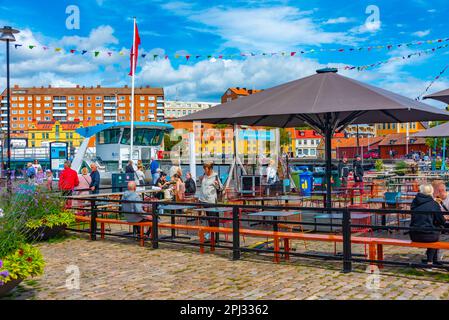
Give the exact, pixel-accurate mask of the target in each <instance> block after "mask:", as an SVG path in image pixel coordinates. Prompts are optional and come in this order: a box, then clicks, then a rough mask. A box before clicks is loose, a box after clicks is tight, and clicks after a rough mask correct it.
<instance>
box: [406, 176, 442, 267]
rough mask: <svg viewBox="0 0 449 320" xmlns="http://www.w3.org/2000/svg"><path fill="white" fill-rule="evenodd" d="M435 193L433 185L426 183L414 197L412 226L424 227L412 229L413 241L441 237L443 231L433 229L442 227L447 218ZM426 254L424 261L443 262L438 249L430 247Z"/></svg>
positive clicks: (431, 239) (426, 240)
mask: <svg viewBox="0 0 449 320" xmlns="http://www.w3.org/2000/svg"><path fill="white" fill-rule="evenodd" d="M433 193H434V190H433V187H432V185H431V184H424V185H421V186H420V187H419V193H418V194H417V195H416V197H415V199H413V202H412V204H411V210H412V212H413V213H412V218H411V221H410V227H411V228H420V229H423V230H416V231H415V230H410V232H409V235H410V239H411V240H412V241H413V242H423V243H431V242H437V241H439V239H440V233H441V232H440V231H438V230H432V229H438V228H441V227H442V226H443V225H444V223H445V219H444V216H443V215H442V213H441V207H440V205H439V204H438V203H437V202H436V201H435V200H434V198H433ZM418 211H420V212H418ZM426 229H428V230H426ZM426 256H427V258H426V259H424V260H423V263H427V264H432V263H433V264H441V262H439V261H438V249H431V248H428V249H427V251H426Z"/></svg>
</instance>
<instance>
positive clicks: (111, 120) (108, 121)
mask: <svg viewBox="0 0 449 320" xmlns="http://www.w3.org/2000/svg"><path fill="white" fill-rule="evenodd" d="M116 121H117V119H115V118H114V119H106V118H105V119H104V123H111V122H116Z"/></svg>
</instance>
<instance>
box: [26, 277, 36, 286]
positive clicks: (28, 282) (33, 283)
mask: <svg viewBox="0 0 449 320" xmlns="http://www.w3.org/2000/svg"><path fill="white" fill-rule="evenodd" d="M23 282H24V283H25V284H26V285H27V286H31V287H34V286H37V284H38V282H37V281H36V280H32V279H31V280H24V281H23Z"/></svg>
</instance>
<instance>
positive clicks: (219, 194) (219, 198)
mask: <svg viewBox="0 0 449 320" xmlns="http://www.w3.org/2000/svg"><path fill="white" fill-rule="evenodd" d="M215 180H216V181H218V187H215V189H216V190H217V202H223V201H224V189H223V186H222V184H221V182H220V179H218V176H215Z"/></svg>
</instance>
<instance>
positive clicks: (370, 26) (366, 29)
mask: <svg viewBox="0 0 449 320" xmlns="http://www.w3.org/2000/svg"><path fill="white" fill-rule="evenodd" d="M381 28H382V22H381V21H380V20H377V21H369V22H366V23H364V24H362V25H361V26H357V27H354V28H352V29H350V30H349V32H350V33H353V34H363V33H376V32H378V31H380V30H381Z"/></svg>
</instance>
